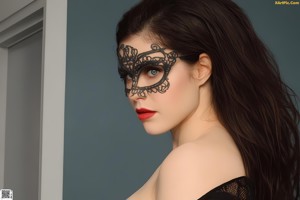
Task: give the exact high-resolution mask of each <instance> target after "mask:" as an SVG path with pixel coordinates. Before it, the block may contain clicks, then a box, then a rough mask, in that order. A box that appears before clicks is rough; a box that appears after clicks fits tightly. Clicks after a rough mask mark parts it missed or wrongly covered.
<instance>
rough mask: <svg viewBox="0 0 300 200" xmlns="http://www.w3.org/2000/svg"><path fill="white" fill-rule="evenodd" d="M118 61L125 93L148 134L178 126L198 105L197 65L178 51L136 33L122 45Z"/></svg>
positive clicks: (162, 131) (158, 132)
mask: <svg viewBox="0 0 300 200" xmlns="http://www.w3.org/2000/svg"><path fill="white" fill-rule="evenodd" d="M119 61H120V66H121V67H120V69H119V72H120V74H121V76H123V78H124V84H125V88H126V89H125V90H126V95H127V96H128V99H129V101H130V103H131V105H132V106H133V108H134V109H135V111H136V112H137V116H138V118H139V119H140V120H141V122H142V123H143V125H144V128H145V130H146V131H147V132H148V133H149V134H160V133H164V132H167V131H169V130H172V129H174V128H177V127H178V126H179V125H180V124H181V123H182V122H184V121H185V120H187V119H188V118H189V117H190V116H191V115H192V114H193V113H194V111H195V110H196V109H197V107H198V106H199V101H200V95H199V84H198V83H197V81H195V78H194V76H193V72H194V66H193V65H191V64H187V63H186V62H184V61H182V60H180V58H178V55H177V53H176V52H174V51H172V50H170V49H165V48H163V47H162V46H159V45H156V44H155V43H154V42H151V41H150V40H147V39H146V38H145V37H143V36H139V35H133V36H131V37H130V38H128V39H126V40H125V41H123V42H122V44H121V45H120V47H119Z"/></svg>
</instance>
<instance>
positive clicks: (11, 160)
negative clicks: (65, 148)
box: [3, 32, 42, 200]
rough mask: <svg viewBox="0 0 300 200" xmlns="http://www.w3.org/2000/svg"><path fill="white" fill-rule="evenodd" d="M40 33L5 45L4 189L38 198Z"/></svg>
mask: <svg viewBox="0 0 300 200" xmlns="http://www.w3.org/2000/svg"><path fill="white" fill-rule="evenodd" d="M41 69H42V32H38V33H36V34H34V35H32V36H30V37H29V38H27V39H25V40H23V41H21V42H19V43H17V44H15V45H14V46H12V47H9V48H8V69H7V96H6V125H5V151H4V152H5V153H4V184H3V185H4V188H9V189H12V190H13V192H14V198H15V199H22V200H38V190H39V163H40V160H39V152H40V151H39V146H40V137H41V134H40V132H41V131H40V130H41V124H40V122H41V97H42V96H41V75H42V71H41Z"/></svg>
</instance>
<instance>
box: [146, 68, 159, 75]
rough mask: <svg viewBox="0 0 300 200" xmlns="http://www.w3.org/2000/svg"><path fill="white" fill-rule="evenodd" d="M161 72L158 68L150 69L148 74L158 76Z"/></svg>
mask: <svg viewBox="0 0 300 200" xmlns="http://www.w3.org/2000/svg"><path fill="white" fill-rule="evenodd" d="M158 73H159V71H158V70H157V69H150V70H149V71H148V76H156V75H157V74H158Z"/></svg>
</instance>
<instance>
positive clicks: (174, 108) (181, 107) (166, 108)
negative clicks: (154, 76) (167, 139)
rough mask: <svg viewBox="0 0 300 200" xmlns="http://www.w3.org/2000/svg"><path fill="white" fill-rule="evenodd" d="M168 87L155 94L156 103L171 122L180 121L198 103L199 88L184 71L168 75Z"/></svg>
mask: <svg viewBox="0 0 300 200" xmlns="http://www.w3.org/2000/svg"><path fill="white" fill-rule="evenodd" d="M169 81H170V88H169V89H168V90H167V91H166V93H164V94H155V97H156V98H155V99H156V103H157V105H159V106H160V110H161V111H162V112H164V113H163V114H164V116H165V117H166V118H168V119H166V120H169V121H170V122H171V123H174V125H176V123H180V122H181V121H182V120H184V119H185V118H186V117H187V116H188V115H189V114H190V113H192V112H193V111H195V110H196V108H197V106H198V105H199V89H198V87H197V86H196V84H194V82H193V80H192V78H191V76H190V75H189V74H188V73H187V72H186V71H178V73H176V74H172V75H170V77H169Z"/></svg>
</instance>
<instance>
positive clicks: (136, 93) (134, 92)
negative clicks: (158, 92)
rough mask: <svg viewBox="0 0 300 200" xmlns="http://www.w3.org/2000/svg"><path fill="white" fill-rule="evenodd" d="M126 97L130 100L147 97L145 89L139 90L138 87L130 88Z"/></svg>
mask: <svg viewBox="0 0 300 200" xmlns="http://www.w3.org/2000/svg"><path fill="white" fill-rule="evenodd" d="M127 97H128V99H129V100H131V101H138V100H144V99H146V98H147V95H146V91H141V90H140V89H135V88H133V89H131V90H130V91H129V92H128V93H127Z"/></svg>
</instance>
